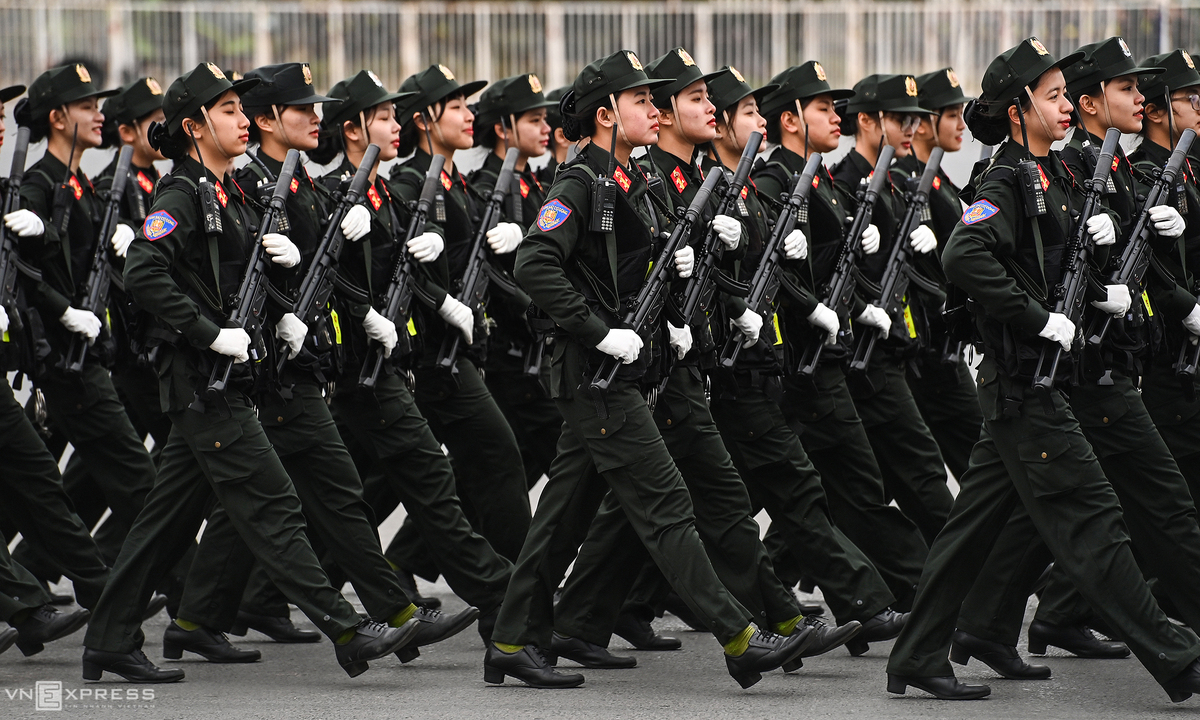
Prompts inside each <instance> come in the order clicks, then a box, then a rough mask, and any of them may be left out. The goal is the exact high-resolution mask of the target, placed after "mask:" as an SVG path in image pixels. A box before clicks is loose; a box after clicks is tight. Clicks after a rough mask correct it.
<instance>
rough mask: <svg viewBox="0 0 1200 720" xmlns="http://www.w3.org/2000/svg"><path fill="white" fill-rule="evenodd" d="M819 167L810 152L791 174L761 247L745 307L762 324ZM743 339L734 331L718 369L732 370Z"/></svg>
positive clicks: (772, 307) (818, 159)
mask: <svg viewBox="0 0 1200 720" xmlns="http://www.w3.org/2000/svg"><path fill="white" fill-rule="evenodd" d="M820 167H821V153H812V154H810V155H809V156H808V162H807V163H806V164H805V165H804V171H803V172H802V173H799V174H796V175H793V176H792V177H793V178H794V180H793V181H792V189H791V190H790V191H789V192H788V198H787V201H786V202H785V203H784V206H783V210H781V211H780V213H779V217H777V218H775V229H774V231H773V232H772V233H771V239H770V240H768V241H767V244H766V247H764V248H763V254H762V259H761V260H760V261H759V263H758V267H757V268H756V269H755V270H754V276H753V277H752V278H751V279H750V292H749V294H747V295H746V307H748V308H749V309H750V310H753V311H754V312H756V313H758V314H759V315H760V316H762V319H763V324H764V325H766V323H768V322H770V320H771V315H772V314H774V312H775V298H776V297H777V294H778V292H779V285H780V283H782V282H783V278H782V276H781V273H782V272H783V261H784V256H783V239H784V238H786V237H787V236H788V235H789V234H791V232H792V230H795V229H796V218H797V217H798V216H799V215H800V213H801V212H802V211H803V209H804V206H805V205H807V204H808V196H809V194H810V193H812V183H813V178H814V177H816V175H817V170H819V169H820ZM745 339H746V336H745V335H744V334H742V331H741V330H734V331H733V332H731V333H730V334H729V338H728V339H726V340H725V347H723V348H721V355H720V357H719V358H718V362H720V364H721V367H724V368H732V367H733V366H734V363H736V362H737V358H738V355H739V354H740V353H741V352H742V343H743V342H744V341H745Z"/></svg>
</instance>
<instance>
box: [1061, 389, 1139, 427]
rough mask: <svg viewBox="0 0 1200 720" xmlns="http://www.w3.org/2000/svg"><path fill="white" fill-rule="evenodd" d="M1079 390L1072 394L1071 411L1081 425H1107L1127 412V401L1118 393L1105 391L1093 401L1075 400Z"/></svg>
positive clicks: (1112, 423) (1113, 422)
mask: <svg viewBox="0 0 1200 720" xmlns="http://www.w3.org/2000/svg"><path fill="white" fill-rule="evenodd" d="M1078 396H1079V392H1078V389H1076V391H1075V393H1074V394H1073V396H1072V401H1073V402H1072V403H1071V412H1072V413H1074V415H1075V419H1076V420H1078V421H1079V424H1080V425H1081V426H1083V427H1108V426H1111V425H1114V424H1115V423H1116V422H1117V421H1118V420H1120V419H1121V418H1122V417H1124V416H1125V414H1126V413H1128V412H1129V403H1128V402H1126V400H1125V398H1124V396H1122V395H1121V394H1120V393H1115V392H1111V393H1105V394H1104V395H1103V396H1102V397H1100V398H1097V399H1095V400H1094V401H1087V400H1085V401H1084V402H1076V401H1075V400H1076V398H1078Z"/></svg>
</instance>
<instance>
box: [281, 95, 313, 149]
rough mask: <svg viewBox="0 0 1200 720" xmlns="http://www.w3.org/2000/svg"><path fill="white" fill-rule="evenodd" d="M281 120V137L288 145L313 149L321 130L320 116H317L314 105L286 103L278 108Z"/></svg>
mask: <svg viewBox="0 0 1200 720" xmlns="http://www.w3.org/2000/svg"><path fill="white" fill-rule="evenodd" d="M279 119H280V120H282V121H283V123H282V124H283V137H282V138H281V139H282V140H284V141H285V142H286V143H287V144H288V145H290V146H291V147H294V148H296V149H297V150H315V149H316V147H317V142H318V140H319V137H320V131H321V118H319V117H317V110H316V106H315V105H313V104H311V103H310V104H308V105H286V106H284V107H282V108H280V109H279Z"/></svg>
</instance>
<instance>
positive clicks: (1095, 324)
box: [1085, 128, 1196, 348]
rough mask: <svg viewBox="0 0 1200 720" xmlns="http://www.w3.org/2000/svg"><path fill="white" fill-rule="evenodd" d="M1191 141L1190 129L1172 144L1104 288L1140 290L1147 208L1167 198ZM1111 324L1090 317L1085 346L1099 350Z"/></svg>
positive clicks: (1146, 260) (1147, 253)
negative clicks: (1126, 287) (1109, 286)
mask: <svg viewBox="0 0 1200 720" xmlns="http://www.w3.org/2000/svg"><path fill="white" fill-rule="evenodd" d="M1195 139H1196V131H1195V130H1192V129H1191V128H1188V129H1187V130H1184V131H1183V134H1182V135H1180V137H1179V142H1178V143H1176V144H1175V149H1174V150H1173V151H1172V152H1171V158H1170V159H1169V160H1167V164H1166V166H1165V167H1163V169H1162V172H1160V173H1159V174H1158V177H1157V178H1156V179H1155V181H1154V185H1152V186H1151V187H1150V191H1149V192H1147V193H1146V201H1145V202H1144V203H1142V210H1141V212H1140V213H1139V214H1138V218H1137V221H1136V222H1135V223H1134V224H1133V229H1132V230H1131V231H1130V233H1129V241H1128V242H1127V243H1126V245H1125V251H1124V252H1123V253H1121V262H1120V265H1118V266H1117V269H1116V270H1115V271H1113V273H1112V274H1111V275H1110V276H1109V278H1108V282H1107V283H1106V284H1108V285H1128V286H1129V287H1131V288H1134V289H1137V290H1140V289H1141V286H1142V278H1143V277H1145V275H1146V269H1147V268H1149V267H1150V259H1151V256H1152V252H1151V250H1150V235H1151V233H1153V232H1154V226H1153V224H1151V221H1150V208H1153V207H1157V206H1159V205H1162V204H1163V203H1164V202H1166V200H1167V195H1168V194H1169V193H1170V192H1171V188H1172V187H1174V183H1175V178H1176V177H1177V176H1178V175H1179V171H1180V169H1181V168H1182V167H1183V162H1184V160H1185V159H1186V158H1187V153H1188V150H1189V149H1191V147H1192V141H1193V140H1195ZM1112 321H1113V317H1112V315H1109V314H1108V313H1096V314H1095V315H1093V316H1092V319H1091V322H1089V323H1088V331H1087V334H1086V335H1085V337H1086V338H1087V344H1088V345H1090V346H1092V347H1094V348H1099V347H1100V345H1101V344H1102V343H1103V342H1104V336H1105V335H1107V334H1108V329H1109V327H1111V326H1112Z"/></svg>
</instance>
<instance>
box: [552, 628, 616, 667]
mask: <svg viewBox="0 0 1200 720" xmlns="http://www.w3.org/2000/svg"><path fill="white" fill-rule="evenodd" d="M559 657H565V658H566V659H568V660H574V661H575V662H577V663H579V664H580V665H582V666H584V667H585V668H606V669H617V668H631V667H637V660H636V659H635V658H631V657H621V656H619V655H613V654H612V653H610V652H609V651H608V648H605V647H601V646H599V645H595V644H593V643H590V642H588V641H587V640H580V639H579V638H572V637H566V636H563V635H559V634H558V633H554V635H553V636H551V638H550V654H549V655H547V656H546V663H547V664H549V665H554V664H556V663H557V661H558V658H559Z"/></svg>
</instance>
